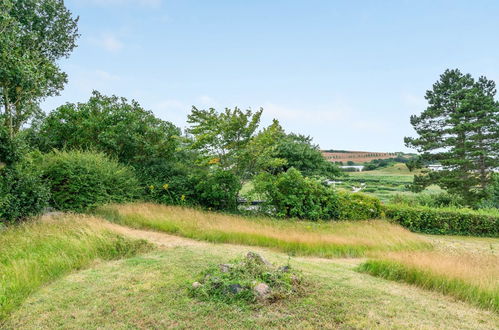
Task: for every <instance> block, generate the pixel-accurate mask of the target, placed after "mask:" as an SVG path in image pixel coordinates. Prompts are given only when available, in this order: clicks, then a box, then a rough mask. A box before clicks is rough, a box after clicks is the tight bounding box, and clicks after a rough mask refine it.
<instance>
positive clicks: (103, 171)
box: [40, 151, 140, 212]
mask: <svg viewBox="0 0 499 330" xmlns="http://www.w3.org/2000/svg"><path fill="white" fill-rule="evenodd" d="M40 166H41V171H42V175H43V178H45V179H46V181H47V184H48V185H49V187H50V191H51V199H50V204H51V206H53V207H55V208H56V209H58V210H64V211H76V212H82V211H86V210H88V209H92V208H94V207H96V206H98V205H102V204H106V203H111V202H118V203H119V202H126V201H130V200H133V199H135V198H137V197H138V196H139V192H140V188H139V182H138V181H137V179H136V177H135V175H134V173H133V171H132V170H131V169H130V168H128V167H126V166H123V165H120V164H119V163H118V162H116V161H114V160H110V159H109V158H107V157H106V156H105V155H104V154H102V153H95V152H83V151H68V152H66V151H65V152H59V151H57V152H52V153H50V154H47V155H45V156H43V158H42V159H41V165H40Z"/></svg>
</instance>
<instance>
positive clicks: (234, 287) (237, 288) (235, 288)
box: [229, 284, 243, 294]
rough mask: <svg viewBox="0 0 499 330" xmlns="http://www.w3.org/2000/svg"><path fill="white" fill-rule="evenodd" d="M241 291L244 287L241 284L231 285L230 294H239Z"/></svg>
mask: <svg viewBox="0 0 499 330" xmlns="http://www.w3.org/2000/svg"><path fill="white" fill-rule="evenodd" d="M241 291H243V287H242V286H240V285H239V284H231V285H229V292H230V293H233V294H238V293H239V292H241Z"/></svg>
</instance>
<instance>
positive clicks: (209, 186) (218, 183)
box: [195, 170, 241, 210]
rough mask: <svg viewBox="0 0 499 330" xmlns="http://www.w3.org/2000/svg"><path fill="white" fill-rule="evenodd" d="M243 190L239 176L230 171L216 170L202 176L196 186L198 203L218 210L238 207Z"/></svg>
mask: <svg viewBox="0 0 499 330" xmlns="http://www.w3.org/2000/svg"><path fill="white" fill-rule="evenodd" d="M240 190H241V183H240V182H239V180H238V178H237V177H236V176H235V175H234V174H232V173H231V172H228V171H222V170H215V171H213V172H210V173H209V174H208V175H207V176H206V177H204V178H201V180H199V182H198V184H197V185H196V187H195V192H196V197H197V201H198V203H199V204H200V205H201V206H203V207H208V208H213V209H216V210H235V209H237V204H238V202H237V195H238V194H239V191H240Z"/></svg>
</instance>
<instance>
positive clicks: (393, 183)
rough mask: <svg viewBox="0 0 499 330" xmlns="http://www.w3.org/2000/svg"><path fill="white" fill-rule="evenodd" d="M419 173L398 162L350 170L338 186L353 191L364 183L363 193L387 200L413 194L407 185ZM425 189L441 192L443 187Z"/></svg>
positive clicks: (430, 191)
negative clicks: (369, 168)
mask: <svg viewBox="0 0 499 330" xmlns="http://www.w3.org/2000/svg"><path fill="white" fill-rule="evenodd" d="M417 173H420V170H417V171H413V172H409V170H408V169H407V167H406V166H405V164H402V163H397V164H394V165H392V166H389V167H385V168H381V169H378V170H374V171H364V172H348V173H347V174H348V177H346V178H343V179H341V180H340V181H342V182H343V184H339V185H337V187H338V188H341V189H346V190H348V191H351V190H352V187H359V186H360V185H361V184H362V183H364V184H365V185H366V187H365V188H364V189H363V190H362V192H363V193H366V194H370V195H373V196H376V197H378V198H380V199H381V200H382V201H384V202H387V201H389V200H390V199H391V198H392V197H393V196H394V195H395V194H412V192H410V190H409V189H408V188H407V185H408V184H410V183H411V182H412V180H413V177H414V175H415V174H417ZM425 191H426V192H427V193H435V192H440V191H441V189H440V188H438V187H437V186H430V187H428V188H427V189H426V190H425Z"/></svg>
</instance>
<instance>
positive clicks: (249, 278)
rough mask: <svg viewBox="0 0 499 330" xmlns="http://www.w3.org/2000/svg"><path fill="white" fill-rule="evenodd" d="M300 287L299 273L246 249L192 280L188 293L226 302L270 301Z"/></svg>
mask: <svg viewBox="0 0 499 330" xmlns="http://www.w3.org/2000/svg"><path fill="white" fill-rule="evenodd" d="M302 290H303V279H302V276H301V274H299V273H297V272H296V271H294V270H292V269H291V267H290V266H289V265H286V266H282V267H279V268H277V267H275V266H274V265H272V264H270V263H269V262H268V261H266V260H265V259H263V258H262V257H261V256H260V255H258V254H256V253H253V252H249V253H248V254H247V256H246V257H245V258H242V259H236V260H233V261H232V262H230V263H229V264H221V265H212V266H211V267H209V268H208V269H207V270H206V271H204V272H203V273H201V274H200V278H199V282H194V283H193V285H192V289H191V294H192V295H193V296H195V297H198V298H199V299H201V300H214V301H222V302H225V303H237V302H243V303H255V302H265V301H266V302H273V301H276V300H279V299H284V298H288V297H290V296H293V295H296V294H298V293H300V292H301V291H302Z"/></svg>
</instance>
